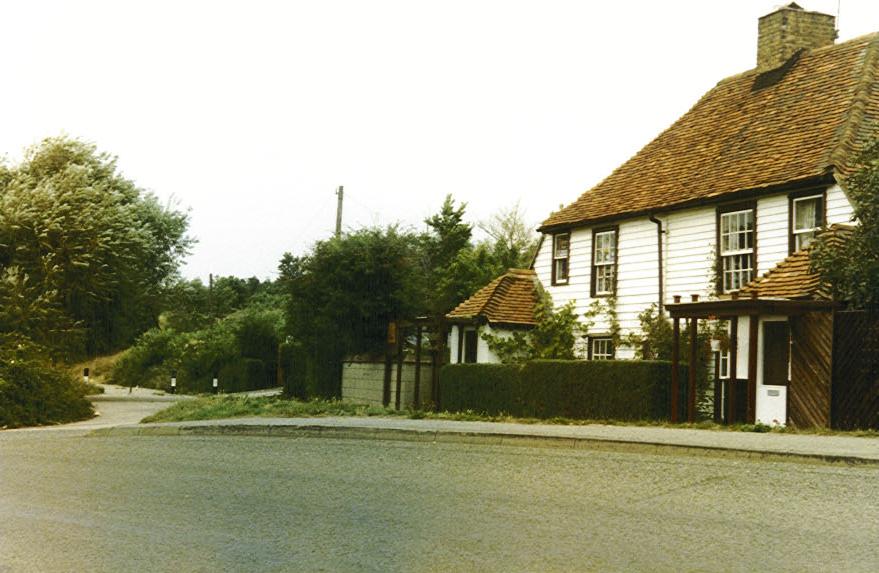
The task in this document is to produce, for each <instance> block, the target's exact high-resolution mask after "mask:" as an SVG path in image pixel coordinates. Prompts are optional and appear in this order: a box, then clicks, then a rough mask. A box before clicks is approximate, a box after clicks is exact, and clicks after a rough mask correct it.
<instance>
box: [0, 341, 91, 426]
mask: <svg viewBox="0 0 879 573" xmlns="http://www.w3.org/2000/svg"><path fill="white" fill-rule="evenodd" d="M85 394H86V385H85V384H84V383H83V382H81V381H78V380H77V379H76V378H75V377H73V376H71V375H70V374H69V373H68V372H66V371H65V370H63V369H61V368H53V367H51V366H48V365H46V364H44V363H43V362H42V361H41V360H40V359H39V358H34V357H21V356H15V357H6V356H4V357H3V360H2V361H0V428H4V427H5V428H16V427H19V426H38V425H42V424H56V423H62V422H74V421H76V420H83V419H85V418H89V417H91V415H92V413H93V411H92V406H91V404H90V403H89V401H88V400H86V399H85Z"/></svg>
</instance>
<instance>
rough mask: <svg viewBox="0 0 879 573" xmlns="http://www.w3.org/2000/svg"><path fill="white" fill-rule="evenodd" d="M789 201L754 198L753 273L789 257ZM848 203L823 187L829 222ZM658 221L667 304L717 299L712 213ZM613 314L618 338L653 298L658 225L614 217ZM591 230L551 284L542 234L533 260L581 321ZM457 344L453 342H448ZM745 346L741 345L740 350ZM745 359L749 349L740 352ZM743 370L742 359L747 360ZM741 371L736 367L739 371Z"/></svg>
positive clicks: (840, 216)
mask: <svg viewBox="0 0 879 573" xmlns="http://www.w3.org/2000/svg"><path fill="white" fill-rule="evenodd" d="M788 209H789V199H788V194H787V193H780V194H776V195H770V196H767V197H761V198H760V199H759V200H758V201H757V276H759V275H762V274H763V273H765V272H767V271H769V270H770V269H771V268H772V267H774V266H775V265H777V264H778V263H779V262H781V261H782V260H784V259H785V257H787V256H788V233H789V219H788ZM851 215H852V206H851V203H850V202H849V200H848V198H847V196H846V194H845V192H844V191H843V190H842V189H841V188H840V187H839V186H838V185H833V186H832V187H830V188H829V189H828V190H827V223H828V224H834V223H849V222H851ZM658 218H659V219H660V220H661V221H662V222H663V228H664V229H665V230H666V233H665V234H664V235H663V259H664V261H663V264H664V266H665V272H664V273H663V275H664V276H663V282H664V284H663V288H664V298H665V302H666V304H669V303H671V302H673V297H674V296H675V295H680V296H681V298H682V300H684V301H689V300H690V295H693V294H698V295H699V297H700V299H701V300H706V299H711V298H714V297H715V282H714V280H715V279H714V268H713V267H714V260H715V252H716V244H717V210H716V207H714V206H705V207H695V208H693V209H685V210H682V211H674V212H671V213H668V214H666V215H660V216H658ZM619 229H620V234H619V251H618V257H619V260H618V269H617V270H618V278H617V281H618V282H617V318H618V320H619V323H620V327H621V330H622V335H623V337H625V336H626V335H627V334H628V333H630V332H633V331H634V332H637V331H638V330H639V327H640V324H639V322H638V314H639V313H640V312H642V311H643V310H644V309H646V308H648V307H649V306H650V305H651V304H653V303H655V302H656V300H657V297H658V284H657V282H658V281H657V260H656V257H657V250H656V226H655V225H654V224H653V223H651V222H650V221H649V220H648V219H647V218H646V217H642V218H638V219H629V220H625V221H621V222H619ZM591 265H592V228H590V227H582V228H577V229H574V230H573V231H572V232H571V259H570V262H569V267H570V279H569V281H568V284H566V285H559V286H552V284H551V277H552V237H551V236H549V235H548V236H546V237H545V238H544V240H543V241H542V242H541V246H540V251H539V252H538V254H537V257H536V259H535V262H534V270H535V272H536V273H537V277H538V279H539V280H540V282H541V284H542V285H543V287H544V289H546V291H547V292H548V293H549V294H550V296H552V300H553V303H554V304H555V305H556V306H561V305H564V304H566V303H567V302H568V301H570V300H574V301H576V310H577V313H578V314H579V315H580V317H581V319H582V317H583V314H584V313H585V312H586V311H587V310H588V309H589V307H590V305H591V304H592V300H593V299H592V298H591V297H590V280H591V276H590V275H591ZM609 327H610V325H609V323H608V321H607V320H606V318H605V317H599V318H598V319H596V320H595V323H594V326H593V327H592V329H591V332H592V333H593V334H603V333H606V332H607V331H608V330H609ZM453 348H456V346H453ZM746 350H747V348H746ZM634 354H635V353H634V349H631V348H618V349H617V357H618V358H633V357H634ZM743 356H747V352H745V353H744V354H740V359H743V358H741V357H743ZM745 368H747V364H746V365H745ZM746 371H747V370H741V369H739V372H746Z"/></svg>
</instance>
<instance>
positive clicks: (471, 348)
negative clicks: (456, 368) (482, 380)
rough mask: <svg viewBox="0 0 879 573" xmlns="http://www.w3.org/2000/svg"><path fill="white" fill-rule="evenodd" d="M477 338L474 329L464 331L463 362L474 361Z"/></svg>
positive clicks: (471, 362)
mask: <svg viewBox="0 0 879 573" xmlns="http://www.w3.org/2000/svg"><path fill="white" fill-rule="evenodd" d="M478 340H479V339H478V338H477V336H476V331H475V330H465V331H464V362H465V363H466V364H473V363H475V362H476V343H477V341H478Z"/></svg>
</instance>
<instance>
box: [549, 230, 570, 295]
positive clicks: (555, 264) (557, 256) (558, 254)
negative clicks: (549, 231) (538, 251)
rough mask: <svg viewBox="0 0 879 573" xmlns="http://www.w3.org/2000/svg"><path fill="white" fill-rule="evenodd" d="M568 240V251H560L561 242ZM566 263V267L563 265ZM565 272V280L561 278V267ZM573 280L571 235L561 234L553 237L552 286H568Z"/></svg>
mask: <svg viewBox="0 0 879 573" xmlns="http://www.w3.org/2000/svg"><path fill="white" fill-rule="evenodd" d="M562 238H565V239H567V242H568V245H567V247H568V248H567V249H564V250H562V249H559V240H560V239H562ZM562 262H564V265H561V263H562ZM560 265H561V266H562V267H563V268H564V270H565V273H564V274H565V276H564V278H560V277H559V266H560ZM570 278H571V233H559V234H557V235H553V236H552V284H554V285H566V284H568V281H569V280H570Z"/></svg>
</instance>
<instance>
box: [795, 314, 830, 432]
mask: <svg viewBox="0 0 879 573" xmlns="http://www.w3.org/2000/svg"><path fill="white" fill-rule="evenodd" d="M790 328H791V341H792V344H791V376H790V378H791V382H790V387H788V411H787V417H788V422H789V423H790V424H792V425H794V426H796V427H798V428H810V427H814V428H828V427H830V381H831V374H832V369H831V365H832V360H831V356H832V352H833V315H832V314H831V313H829V312H809V313H806V314H803V315H802V316H792V317H791V319H790Z"/></svg>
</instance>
